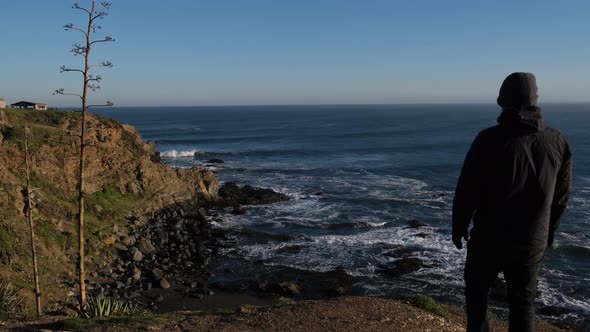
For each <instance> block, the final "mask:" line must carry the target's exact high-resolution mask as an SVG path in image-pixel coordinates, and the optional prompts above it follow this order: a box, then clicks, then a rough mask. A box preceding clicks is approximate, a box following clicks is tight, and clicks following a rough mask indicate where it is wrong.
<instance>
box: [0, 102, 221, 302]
mask: <svg viewBox="0 0 590 332" xmlns="http://www.w3.org/2000/svg"><path fill="white" fill-rule="evenodd" d="M80 120H81V115H80V113H75V112H59V111H34V110H6V111H0V137H1V139H0V169H1V170H2V171H1V172H0V266H1V267H0V271H3V272H2V275H3V276H5V277H8V278H17V279H21V280H29V279H30V278H29V277H28V276H27V275H26V272H25V271H23V270H28V269H23V268H22V266H25V265H24V264H26V262H27V255H26V253H27V248H28V247H27V245H28V244H27V243H28V242H27V241H28V240H27V239H26V236H25V235H26V234H28V233H27V230H26V226H25V225H26V223H25V222H24V215H23V207H24V204H23V196H22V193H21V190H22V188H23V186H24V179H25V177H24V174H25V173H24V158H23V155H24V154H23V143H22V142H23V141H24V138H25V127H28V128H29V135H28V136H29V146H30V150H31V160H32V163H31V180H32V186H33V187H34V195H35V197H34V210H33V215H34V218H35V221H36V223H37V224H38V225H39V231H38V247H39V250H38V252H39V255H40V268H41V269H42V271H43V273H44V274H45V275H46V276H47V277H46V278H44V279H42V282H45V283H47V284H49V285H52V286H51V287H46V288H45V289H47V291H46V292H47V295H48V296H52V294H51V292H53V290H54V289H56V287H54V285H55V284H57V283H61V282H63V280H73V279H74V278H72V277H71V276H70V275H71V273H72V271H75V269H74V263H75V262H74V260H75V254H74V253H75V250H76V239H75V236H76V230H77V227H76V213H77V208H76V196H77V195H76V186H77V174H78V154H79V136H78V132H79V127H80ZM87 121H88V123H87V128H88V131H87V140H86V144H87V150H86V151H87V155H86V156H87V158H86V167H85V171H86V173H85V182H86V186H85V196H86V199H85V201H86V213H85V216H86V234H87V239H86V240H87V259H88V264H89V270H88V271H92V269H91V267H95V266H99V265H100V264H104V265H107V266H108V265H111V264H114V263H116V262H118V261H121V262H123V263H122V265H116V266H115V269H116V274H117V275H118V276H119V277H121V278H120V279H117V282H116V284H113V285H114V286H115V289H120V290H121V289H131V288H128V285H127V283H128V279H127V278H131V281H132V282H142V283H143V282H144V278H147V276H149V273H150V271H148V270H152V269H154V268H159V269H161V270H162V271H163V272H164V273H169V270H168V268H167V266H168V265H167V264H166V263H164V262H165V258H160V256H158V255H159V253H160V251H161V248H162V247H165V246H167V245H168V246H169V247H167V248H168V251H169V252H170V253H171V255H175V256H177V257H179V258H180V259H183V260H184V261H187V262H188V261H195V262H198V260H197V259H196V258H195V257H197V256H198V255H197V251H195V250H196V249H195V248H193V247H192V246H191V245H189V244H188V243H186V242H184V241H183V240H180V239H179V240H178V241H176V240H169V241H170V242H169V243H168V244H164V243H163V242H161V239H162V238H160V237H158V236H156V233H158V234H159V233H160V232H161V233H170V230H169V229H168V227H172V226H171V225H173V224H174V225H176V226H174V227H178V229H179V232H180V233H178V234H179V235H178V236H180V237H182V236H184V235H183V234H184V233H183V232H185V231H186V232H189V233H190V232H192V231H193V229H192V228H191V227H193V226H194V225H195V224H199V223H200V222H201V221H199V220H201V219H194V218H193V217H192V216H193V215H194V213H193V214H190V213H189V212H188V210H187V208H181V209H180V210H178V211H177V207H179V206H191V207H193V208H197V210H198V207H199V206H201V205H203V204H209V203H210V202H213V201H215V200H216V199H217V195H218V183H217V179H216V177H215V175H214V174H213V173H212V172H210V171H208V170H206V169H201V168H193V169H174V168H171V167H169V166H167V165H165V164H162V163H159V162H158V158H157V154H156V152H155V149H154V145H153V143H146V142H144V141H143V140H142V138H141V136H140V135H139V133H138V132H137V130H136V129H135V128H133V127H131V126H128V125H122V124H120V123H118V122H117V121H115V120H111V119H106V118H103V117H100V116H89V117H88V120H87ZM183 209H184V212H180V211H183ZM173 210H174V211H176V212H171V211H173ZM162 211H164V212H162ZM183 213H184V214H183ZM191 213H192V212H191ZM133 216H137V218H136V219H133ZM170 219H174V220H175V221H174V223H169V220H170ZM193 219H194V220H193ZM189 220H191V221H190V222H189ZM151 222H154V224H153V225H151V224H150V223H151ZM113 225H114V226H113ZM181 225H182V226H181ZM112 227H115V228H117V227H118V230H117V231H111V232H109V233H108V234H106V233H105V231H104V230H105V228H112ZM134 232H137V234H134ZM123 234H127V235H126V236H123ZM174 234H177V233H174ZM191 234H192V233H191ZM168 236H169V237H172V235H171V234H168ZM187 241H188V240H187ZM172 245H174V246H176V247H170V246H172ZM195 245H197V246H200V244H198V243H197V244H195ZM173 250H179V251H178V252H177V253H176V252H174V254H173ZM199 250H201V248H200V247H199ZM120 252H125V255H119V253H120ZM187 252H188V253H190V255H189V254H188V253H187ZM118 257H125V258H124V259H119V258H118ZM127 258H129V260H127ZM175 259H176V258H175ZM158 262H160V263H161V264H160V263H158ZM97 264H98V265H97ZM117 264H118V263H117ZM19 266H20V268H19ZM10 267H16V268H14V269H10ZM121 270H123V271H121ZM99 271H101V269H100V268H99V269H97V270H96V271H94V272H95V273H96V276H95V277H96V278H100V277H101V275H100V273H102V272H99ZM104 271H107V272H108V269H105V270H104ZM112 272H113V273H115V270H113V271H112ZM64 276H65V277H64ZM95 277H91V279H93V278H95ZM123 277H124V278H123ZM52 278H53V279H52ZM110 280H114V279H112V278H111V279H110ZM167 282H173V280H168V281H167ZM121 283H122V284H121ZM162 284H164V285H165V284H166V283H165V282H162ZM56 291H57V290H56ZM56 297H59V295H56Z"/></svg>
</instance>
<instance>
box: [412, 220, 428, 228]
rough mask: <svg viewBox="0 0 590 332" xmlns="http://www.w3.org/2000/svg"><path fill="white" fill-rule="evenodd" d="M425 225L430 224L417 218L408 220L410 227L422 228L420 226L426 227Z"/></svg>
mask: <svg viewBox="0 0 590 332" xmlns="http://www.w3.org/2000/svg"><path fill="white" fill-rule="evenodd" d="M424 226H428V225H427V224H425V223H423V222H421V221H419V220H416V219H413V220H410V221H409V222H408V228H420V227H424Z"/></svg>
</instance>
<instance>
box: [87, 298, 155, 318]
mask: <svg viewBox="0 0 590 332" xmlns="http://www.w3.org/2000/svg"><path fill="white" fill-rule="evenodd" d="M146 313H147V311H146V310H144V309H143V308H141V307H139V306H138V305H137V304H134V303H131V302H128V301H123V300H120V299H116V298H112V297H102V298H98V297H93V296H91V297H89V298H88V302H87V304H86V308H85V309H84V310H82V311H81V312H80V316H81V317H83V318H96V317H110V316H145V315H146Z"/></svg>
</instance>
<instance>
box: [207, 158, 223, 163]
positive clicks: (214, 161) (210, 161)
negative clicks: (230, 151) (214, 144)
mask: <svg viewBox="0 0 590 332" xmlns="http://www.w3.org/2000/svg"><path fill="white" fill-rule="evenodd" d="M207 163H209V164H223V160H221V159H216V158H214V159H209V160H207Z"/></svg>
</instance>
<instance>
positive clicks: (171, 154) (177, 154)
mask: <svg viewBox="0 0 590 332" xmlns="http://www.w3.org/2000/svg"><path fill="white" fill-rule="evenodd" d="M200 153H202V152H201V151H199V150H180V151H179V150H167V151H164V152H161V153H160V156H161V157H164V158H192V157H194V156H195V155H197V154H200Z"/></svg>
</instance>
